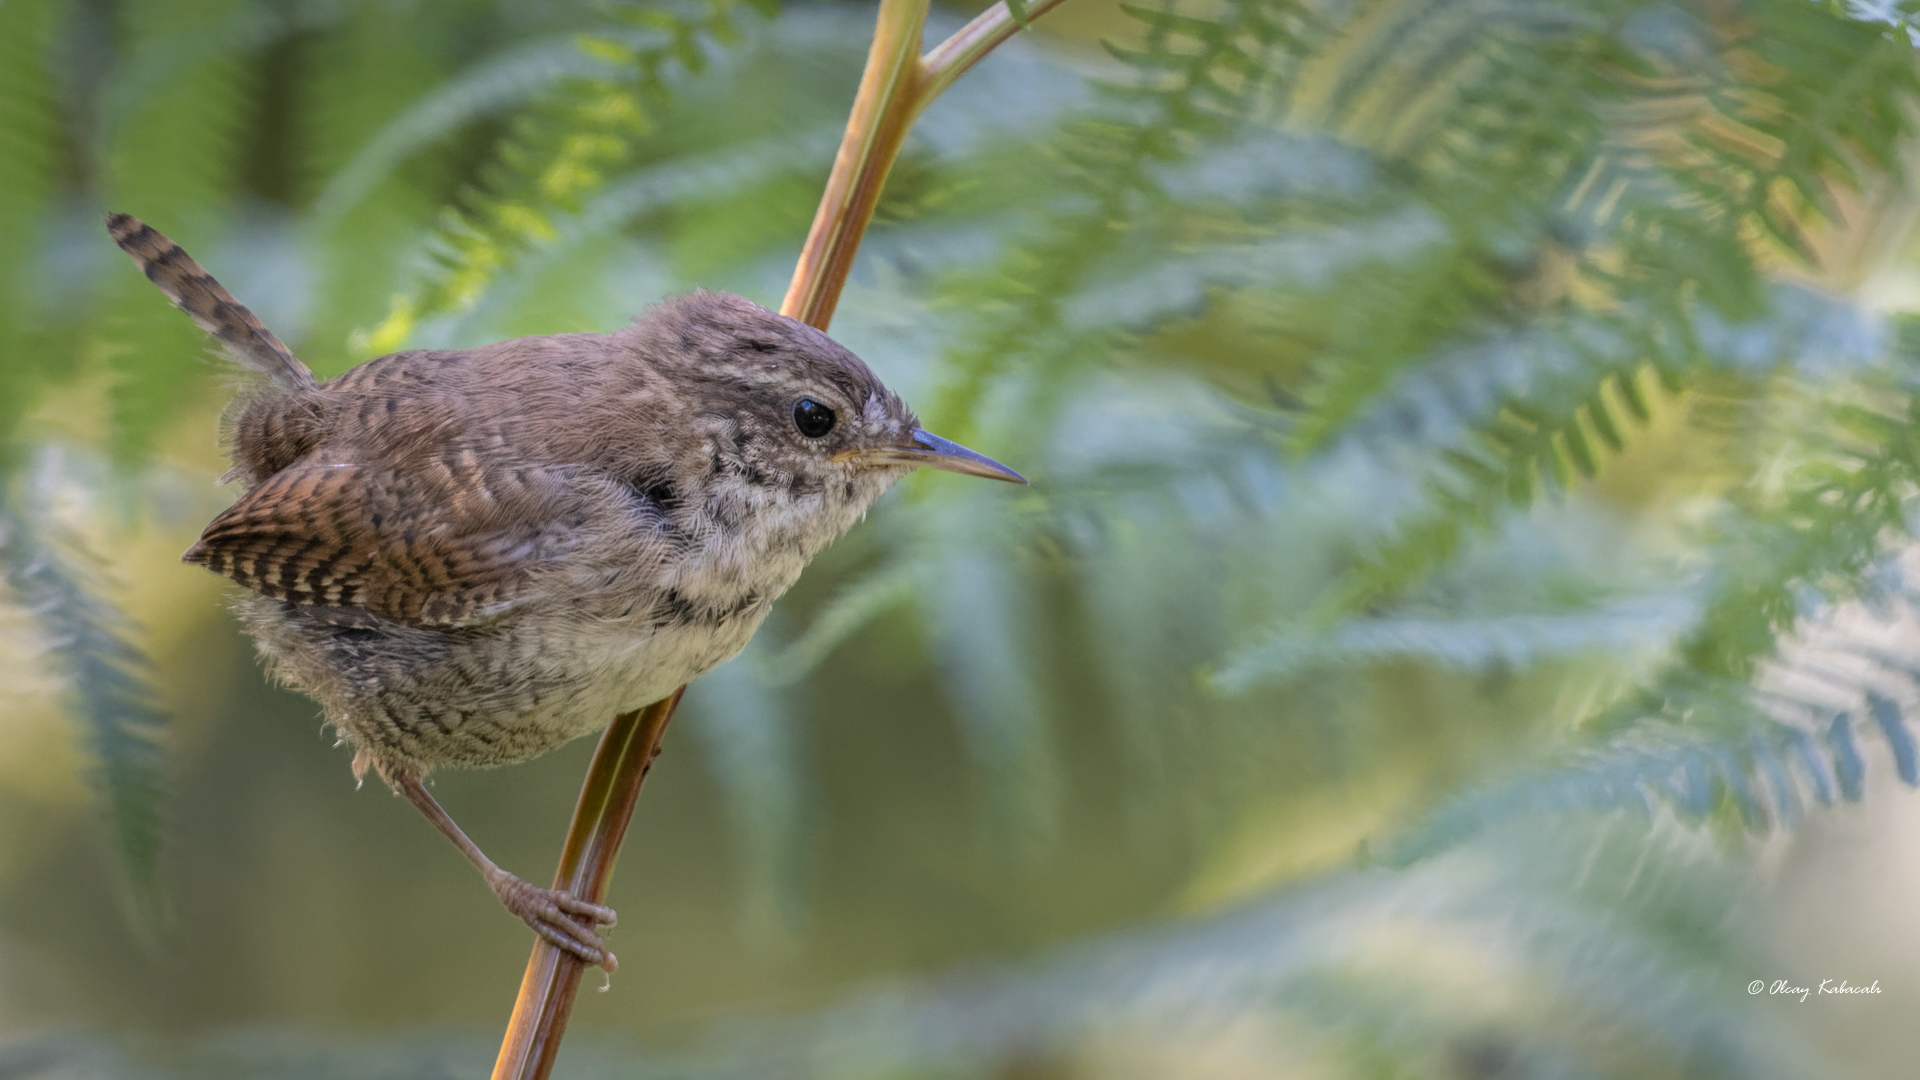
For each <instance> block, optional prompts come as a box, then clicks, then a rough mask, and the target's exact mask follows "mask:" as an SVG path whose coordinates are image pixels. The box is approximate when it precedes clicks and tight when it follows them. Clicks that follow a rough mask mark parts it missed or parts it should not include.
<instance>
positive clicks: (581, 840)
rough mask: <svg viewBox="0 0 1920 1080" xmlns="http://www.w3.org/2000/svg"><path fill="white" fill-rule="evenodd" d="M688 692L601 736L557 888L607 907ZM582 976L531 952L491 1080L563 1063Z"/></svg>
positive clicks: (517, 1077) (532, 1078)
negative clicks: (644, 791)
mask: <svg viewBox="0 0 1920 1080" xmlns="http://www.w3.org/2000/svg"><path fill="white" fill-rule="evenodd" d="M685 692H686V687H684V686H683V687H681V688H680V689H678V690H675V691H674V692H673V695H672V696H671V697H669V698H667V699H666V700H664V701H658V702H655V703H654V704H652V705H649V706H647V707H646V708H644V709H641V710H639V711H637V712H630V713H622V714H620V715H619V716H617V717H615V718H614V720H613V723H612V724H610V725H608V727H607V730H606V733H605V734H604V735H601V736H600V745H599V747H598V748H596V749H595V750H594V752H593V764H592V765H590V766H588V768H587V779H586V782H585V783H583V784H582V785H581V786H580V801H579V802H578V803H576V804H575V805H574V808H573V822H572V824H571V825H569V826H568V827H567V844H566V847H565V848H564V849H563V850H562V851H561V853H560V868H559V870H557V871H556V872H555V873H554V875H553V887H554V888H556V889H565V890H566V891H568V892H570V893H572V894H573V895H575V896H578V897H580V898H582V899H585V900H591V901H593V902H594V903H596V904H597V903H599V902H600V901H601V900H603V899H605V897H606V894H607V881H608V880H609V879H610V878H612V877H613V862H614V859H615V857H617V856H618V855H619V853H620V841H621V839H623V838H624V837H625V836H626V833H627V822H628V821H629V820H631V819H632V817H633V805H634V803H635V802H636V801H637V800H638V799H639V798H640V785H641V783H643V782H644V781H645V780H646V778H647V770H648V769H650V768H652V767H653V759H654V758H656V757H658V756H659V754H660V739H661V738H662V737H663V736H664V735H666V733H667V722H668V721H669V720H671V719H673V710H674V706H676V705H678V704H680V695H681V694H683V693H685ZM585 970H586V965H585V964H584V963H582V962H581V961H580V960H579V959H578V958H576V957H574V956H573V955H571V954H569V953H567V952H565V951H563V950H561V949H559V948H557V947H556V946H554V945H551V944H549V943H548V942H545V941H537V942H536V943H535V944H534V946H533V955H532V956H531V957H529V958H528V959H527V972H526V974H525V975H523V976H521V979H520V996H519V999H518V1000H516V1001H515V1002H514V1006H513V1017H512V1019H511V1020H509V1021H508V1023H507V1033H506V1037H505V1038H504V1039H502V1040H501V1043H500V1056H499V1058H498V1059H496V1060H495V1062H494V1065H493V1080H546V1077H547V1075H548V1074H549V1073H551V1072H552V1071H553V1063H554V1060H555V1059H556V1058H557V1057H558V1056H559V1051H560V1038H561V1036H563V1035H565V1034H566V1030H567V1017H568V1016H569V1015H571V1014H572V1012H573V999H574V996H575V995H576V994H578V993H579V992H580V975H581V973H582V972H583V971H585Z"/></svg>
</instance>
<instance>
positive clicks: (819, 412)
mask: <svg viewBox="0 0 1920 1080" xmlns="http://www.w3.org/2000/svg"><path fill="white" fill-rule="evenodd" d="M793 426H794V427H797V428H799V429H800V434H802V435H805V436H806V437H807V438H809V439H817V438H819V437H820V436H822V435H825V434H826V433H827V432H829V431H832V430H833V410H832V409H829V408H827V407H826V406H825V405H822V404H820V403H819V402H817V401H815V400H813V399H812V398H810V397H803V398H801V399H800V400H799V401H797V402H794V405H793Z"/></svg>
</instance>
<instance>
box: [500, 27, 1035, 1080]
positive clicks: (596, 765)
mask: <svg viewBox="0 0 1920 1080" xmlns="http://www.w3.org/2000/svg"><path fill="white" fill-rule="evenodd" d="M1062 2H1063V0H1035V2H1033V3H1029V4H1028V5H1027V7H1026V20H1025V21H1027V22H1031V21H1032V20H1033V19H1035V18H1038V17H1039V16H1040V15H1042V14H1044V13H1045V12H1047V11H1050V10H1052V9H1053V8H1054V7H1057V6H1058V5H1059V4H1061V3H1062ZM927 3H928V0H880V17H879V22H878V24H877V26H876V27H875V29H874V34H873V47H872V48H871V49H870V50H869V51H868V54H867V67H866V71H865V73H864V74H863V75H862V76H861V79H860V89H859V91H858V92H857V93H856V94H855V96H854V104H853V109H852V111H851V113H850V115H849V116H848V118H847V133H846V136H845V138H844V139H842V141H841V144H840V153H839V155H838V156H837V157H836V158H835V159H834V163H833V172H832V174H831V175H830V176H829V177H828V179H827V187H826V191H825V192H824V193H823V194H822V195H821V197H820V210H819V212H818V213H817V214H816V215H815V216H814V220H813V228H812V229H811V230H810V231H809V232H808V234H807V240H806V244H805V246H804V247H803V248H802V249H801V252H800V259H799V263H798V265H796V266H795V267H794V271H793V284H792V286H791V287H790V288H789V289H788V290H787V298H786V300H785V302H783V303H782V304H781V305H780V313H781V314H783V315H788V316H791V317H793V318H796V319H799V320H800V321H802V322H805V323H808V324H811V325H813V326H816V327H818V328H820V329H821V330H825V329H826V328H827V324H828V323H829V322H831V321H832V319H833V309H834V307H835V305H837V304H838V303H839V300H840V290H841V288H842V287H843V286H844V285H845V284H846V280H847V274H848V272H849V271H851V270H852V269H853V256H854V253H855V252H856V251H857V250H858V249H859V247H860V239H861V237H862V236H864V235H865V233H866V230H867V223H868V222H869V221H871V220H872V219H873V211H874V208H875V207H876V206H878V205H879V202H880V190H881V188H882V187H884V186H885V185H886V182H887V174H888V173H889V172H891V171H892V169H893V163H894V160H895V159H896V158H898V157H899V156H900V147H901V146H902V144H903V143H904V142H905V141H906V136H907V129H908V128H909V127H911V126H912V124H913V121H914V119H915V118H916V117H918V116H919V115H920V112H921V110H923V109H925V108H926V107H927V103H928V102H930V101H932V100H933V99H934V98H935V97H936V96H938V95H939V94H940V92H941V91H943V90H945V89H946V88H947V87H948V86H950V85H952V83H953V81H954V80H955V79H957V78H959V77H960V76H961V75H962V74H964V73H965V72H966V70H967V69H968V68H970V67H972V66H973V65H974V64H975V63H978V62H979V60H980V58H981V57H983V56H985V55H986V54H987V53H989V52H991V51H993V49H994V48H995V47H996V46H998V45H999V44H1000V43H1001V42H1003V41H1005V40H1007V38H1009V37H1012V36H1013V34H1014V33H1015V32H1017V31H1018V30H1019V29H1020V26H1021V25H1022V23H1021V22H1020V21H1018V20H1015V19H1014V17H1013V15H1012V13H1011V12H1009V11H1008V10H1007V5H1006V3H1005V0H1001V2H1000V3H997V4H995V5H994V6H993V7H991V8H988V9H987V10H986V11H985V12H983V13H981V14H980V16H979V17H977V18H975V19H974V20H973V21H972V22H970V23H968V24H967V25H966V26H965V27H962V28H961V29H960V31H959V32H958V33H956V34H954V35H953V37H951V38H949V39H948V40H947V41H946V42H944V43H943V44H941V45H940V46H939V47H937V48H935V49H934V50H933V51H932V52H929V53H928V54H927V55H926V56H924V57H921V56H918V55H917V54H918V52H919V50H920V44H921V33H922V31H923V30H924V28H925V26H926V19H927ZM685 692H686V687H684V686H683V687H681V688H680V689H679V690H676V691H674V692H673V696H671V697H669V698H667V699H666V700H664V701H660V702H656V703H654V704H652V705H649V706H647V707H646V708H644V709H641V710H639V711H638V712H631V713H623V714H621V715H620V716H618V717H615V718H614V721H613V723H612V725H610V726H609V727H608V728H607V731H606V734H604V735H602V736H601V737H600V745H599V747H598V748H597V749H595V750H594V752H593V764H592V765H591V766H589V767H588V769H587V779H586V781H585V783H584V784H583V785H582V786H581V788H580V801H579V803H578V804H577V805H576V806H575V807H574V811H573V822H572V824H571V825H569V826H568V828H567V843H566V847H565V849H564V850H563V852H562V853H561V856H560V868H559V870H558V872H557V873H556V874H555V875H554V882H553V887H554V888H556V889H565V890H567V891H568V892H570V893H572V894H573V895H574V896H577V897H580V898H582V899H586V900H591V901H593V902H594V903H599V902H601V901H602V900H603V899H604V898H605V896H606V891H607V882H608V880H609V879H610V878H611V877H612V876H613V862H614V858H615V857H616V856H617V855H618V854H619V852H620V841H621V839H622V838H623V837H625V835H626V832H627V822H628V821H629V820H630V819H631V818H632V816H633V808H634V803H635V801H636V800H637V799H639V797H640V785H641V783H642V782H643V781H645V780H646V778H647V770H648V768H650V767H651V766H652V765H653V759H654V758H655V757H657V756H658V755H659V753H660V740H661V738H662V737H663V736H664V735H665V734H666V731H667V723H668V721H670V720H671V719H672V718H673V710H674V707H675V706H677V705H678V704H679V703H680V695H681V694H683V693H685ZM584 969H585V965H584V964H582V963H581V962H580V961H579V960H577V959H575V958H574V957H572V956H570V955H568V954H567V953H565V952H562V951H561V950H560V949H558V948H555V947H554V946H552V945H550V944H548V943H546V942H545V941H537V942H536V943H535V944H534V947H533V955H532V956H531V957H530V958H528V960H527V971H526V974H525V975H524V976H522V977H521V980H520V996H519V997H518V998H517V999H516V1000H515V1001H514V1005H513V1016H512V1018H511V1019H510V1020H509V1021H508V1022H507V1031H506V1035H505V1037H504V1038H503V1039H502V1041H501V1044H500V1056H499V1058H498V1059H497V1060H496V1061H495V1063H494V1066H493V1080H546V1078H547V1076H548V1075H549V1074H550V1073H552V1071H553V1063H554V1061H555V1059H556V1058H557V1057H558V1056H559V1052H560V1040H561V1038H562V1036H564V1035H565V1034H566V1029H567V1018H568V1016H569V1015H570V1014H571V1013H572V1011H573V999H574V997H575V995H577V994H578V993H579V990H580V976H581V973H582V972H583V971H584Z"/></svg>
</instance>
